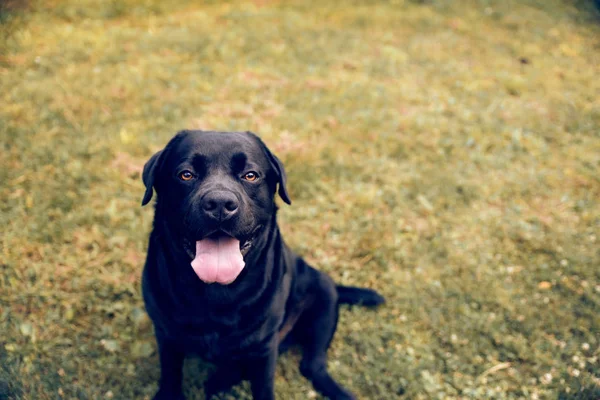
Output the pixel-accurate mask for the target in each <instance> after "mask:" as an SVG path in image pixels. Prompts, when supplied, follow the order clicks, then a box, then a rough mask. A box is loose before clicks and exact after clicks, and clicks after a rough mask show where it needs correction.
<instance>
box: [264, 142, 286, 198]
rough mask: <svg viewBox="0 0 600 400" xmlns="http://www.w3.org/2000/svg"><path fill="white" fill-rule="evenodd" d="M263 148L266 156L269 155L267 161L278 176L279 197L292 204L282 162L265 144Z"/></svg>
mask: <svg viewBox="0 0 600 400" xmlns="http://www.w3.org/2000/svg"><path fill="white" fill-rule="evenodd" d="M265 150H266V152H267V156H268V157H269V161H270V162H271V166H272V167H273V168H274V169H275V171H276V172H277V176H278V178H279V190H278V191H277V193H278V194H279V197H281V200H283V201H285V202H286V203H287V204H292V201H291V200H290V196H289V194H288V191H287V187H286V183H287V176H286V175H285V168H283V164H282V163H281V161H280V160H279V158H277V156H276V155H275V154H273V153H271V150H269V149H268V148H267V146H265Z"/></svg>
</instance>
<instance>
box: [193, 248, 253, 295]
mask: <svg viewBox="0 0 600 400" xmlns="http://www.w3.org/2000/svg"><path fill="white" fill-rule="evenodd" d="M192 268H193V269H194V272H195V273H196V275H198V277H199V278H200V279H202V280H203V281H204V282H206V283H213V282H217V283H220V284H222V285H227V284H230V283H231V282H233V281H234V280H235V278H237V277H238V275H239V274H240V273H241V272H242V269H244V258H243V257H242V253H241V252H240V241H239V240H237V239H235V238H232V237H220V238H218V239H209V238H206V239H203V240H199V241H197V242H196V257H195V258H194V259H193V260H192Z"/></svg>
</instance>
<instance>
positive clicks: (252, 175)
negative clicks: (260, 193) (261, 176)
mask: <svg viewBox="0 0 600 400" xmlns="http://www.w3.org/2000/svg"><path fill="white" fill-rule="evenodd" d="M243 178H244V179H245V180H247V181H249V182H254V181H255V180H257V179H258V174H257V173H256V172H252V171H251V172H248V173H247V174H246V175H244V177H243Z"/></svg>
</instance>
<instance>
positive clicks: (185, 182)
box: [142, 131, 384, 400]
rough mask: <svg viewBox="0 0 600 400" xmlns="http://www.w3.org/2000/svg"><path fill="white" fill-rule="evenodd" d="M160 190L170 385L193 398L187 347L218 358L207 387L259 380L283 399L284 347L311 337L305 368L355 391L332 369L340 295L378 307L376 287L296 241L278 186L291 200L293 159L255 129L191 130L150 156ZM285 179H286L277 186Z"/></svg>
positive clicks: (151, 295) (316, 380) (151, 276)
mask: <svg viewBox="0 0 600 400" xmlns="http://www.w3.org/2000/svg"><path fill="white" fill-rule="evenodd" d="M143 180H144V184H145V185H146V193H145V195H144V199H143V201H142V205H145V204H147V203H148V202H149V201H150V200H151V198H152V193H153V190H152V189H153V188H154V189H155V190H156V193H157V197H158V200H157V201H156V208H155V216H154V229H153V231H152V233H151V235H150V242H149V247H148V256H147V259H146V265H145V268H144V273H143V279H142V287H143V295H144V301H145V303H146V309H147V311H148V314H149V315H150V317H151V319H152V321H153V323H154V328H155V334H156V340H157V342H158V349H159V356H160V367H161V376H160V384H159V385H160V387H159V390H158V393H157V394H156V396H155V397H154V398H155V399H161V400H162V399H165V400H176V399H184V396H183V392H182V388H181V386H182V367H183V360H184V357H185V356H186V354H188V353H193V354H198V355H200V356H201V357H203V358H204V359H206V360H208V361H210V362H212V363H214V364H215V365H216V366H217V369H216V371H215V373H214V374H213V375H212V376H211V377H210V378H209V379H208V380H207V381H206V383H205V385H204V390H205V395H206V398H207V399H210V398H211V397H212V396H213V395H216V394H217V393H219V392H221V391H225V390H227V389H229V388H231V386H233V385H235V384H236V383H238V382H240V381H241V380H243V379H249V380H250V383H251V388H252V395H253V397H254V399H274V390H273V386H274V375H275V362H276V358H277V355H278V354H280V353H282V352H283V351H284V350H285V349H286V348H287V347H289V346H290V345H292V344H299V345H301V346H302V348H303V357H302V362H301V364H300V371H301V372H302V374H303V375H304V376H305V377H307V378H308V379H309V380H310V381H311V382H312V384H313V385H314V387H315V389H316V390H318V391H319V392H321V393H322V394H323V395H325V396H327V397H329V398H331V399H354V398H355V397H354V396H353V395H352V393H350V392H349V391H348V390H346V389H344V388H343V387H342V386H341V385H340V384H338V383H337V382H336V381H335V380H334V379H333V378H332V377H331V376H330V375H329V373H328V372H327V366H326V358H327V348H328V347H329V343H330V342H331V339H332V337H333V334H334V332H335V329H336V324H337V320H338V305H339V304H342V303H345V304H363V305H367V306H375V305H378V304H381V303H383V302H384V299H383V297H381V296H380V295H379V294H377V293H376V292H374V291H372V290H369V289H361V288H354V287H347V286H339V285H338V286H336V285H335V283H334V282H333V280H332V279H331V278H330V277H328V276H327V275H326V274H324V273H322V272H319V271H317V270H316V269H314V268H312V267H311V266H309V265H308V264H307V263H306V262H305V261H304V260H303V259H302V258H301V257H299V256H297V255H296V254H294V253H293V252H292V251H291V250H290V249H289V248H288V247H287V246H286V244H285V243H284V241H283V239H282V237H281V234H280V232H279V229H278V227H277V221H276V211H277V206H276V205H275V199H274V197H275V192H276V191H277V193H279V196H280V197H281V199H282V200H283V201H284V202H286V203H287V204H290V199H289V195H288V192H287V189H286V175H285V171H284V169H283V165H282V164H281V162H280V161H279V159H278V158H277V157H275V156H274V155H273V154H272V153H271V152H270V151H269V149H268V148H267V147H266V146H265V144H264V143H263V142H262V141H261V140H260V139H259V138H258V137H257V136H256V135H254V134H252V133H250V132H207V131H182V132H179V133H178V134H177V135H176V136H175V137H174V138H173V139H172V140H171V141H170V142H169V143H168V144H167V146H166V147H165V148H164V149H163V150H161V151H159V152H158V153H156V154H155V155H153V156H152V157H151V158H150V160H148V162H147V163H146V165H145V166H144V172H143ZM277 187H278V188H277Z"/></svg>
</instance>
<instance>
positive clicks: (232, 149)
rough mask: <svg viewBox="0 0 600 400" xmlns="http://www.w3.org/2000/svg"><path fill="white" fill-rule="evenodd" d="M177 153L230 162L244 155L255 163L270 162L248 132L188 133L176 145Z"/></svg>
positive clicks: (186, 156)
mask: <svg viewBox="0 0 600 400" xmlns="http://www.w3.org/2000/svg"><path fill="white" fill-rule="evenodd" d="M175 152H176V154H177V155H178V156H179V157H184V158H189V157H193V156H196V155H201V156H203V157H205V158H207V159H214V160H216V159H223V160H229V159H231V157H233V156H234V155H235V154H240V153H242V154H244V155H246V156H247V157H248V158H249V159H252V160H253V161H254V162H262V161H265V162H268V160H266V157H265V154H264V151H263V150H262V148H261V146H260V144H259V142H258V141H257V140H256V139H255V138H254V137H253V136H252V135H250V134H249V133H246V132H207V131H188V132H186V133H185V134H183V135H182V137H181V140H179V142H178V143H177V144H176V150H175Z"/></svg>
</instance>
